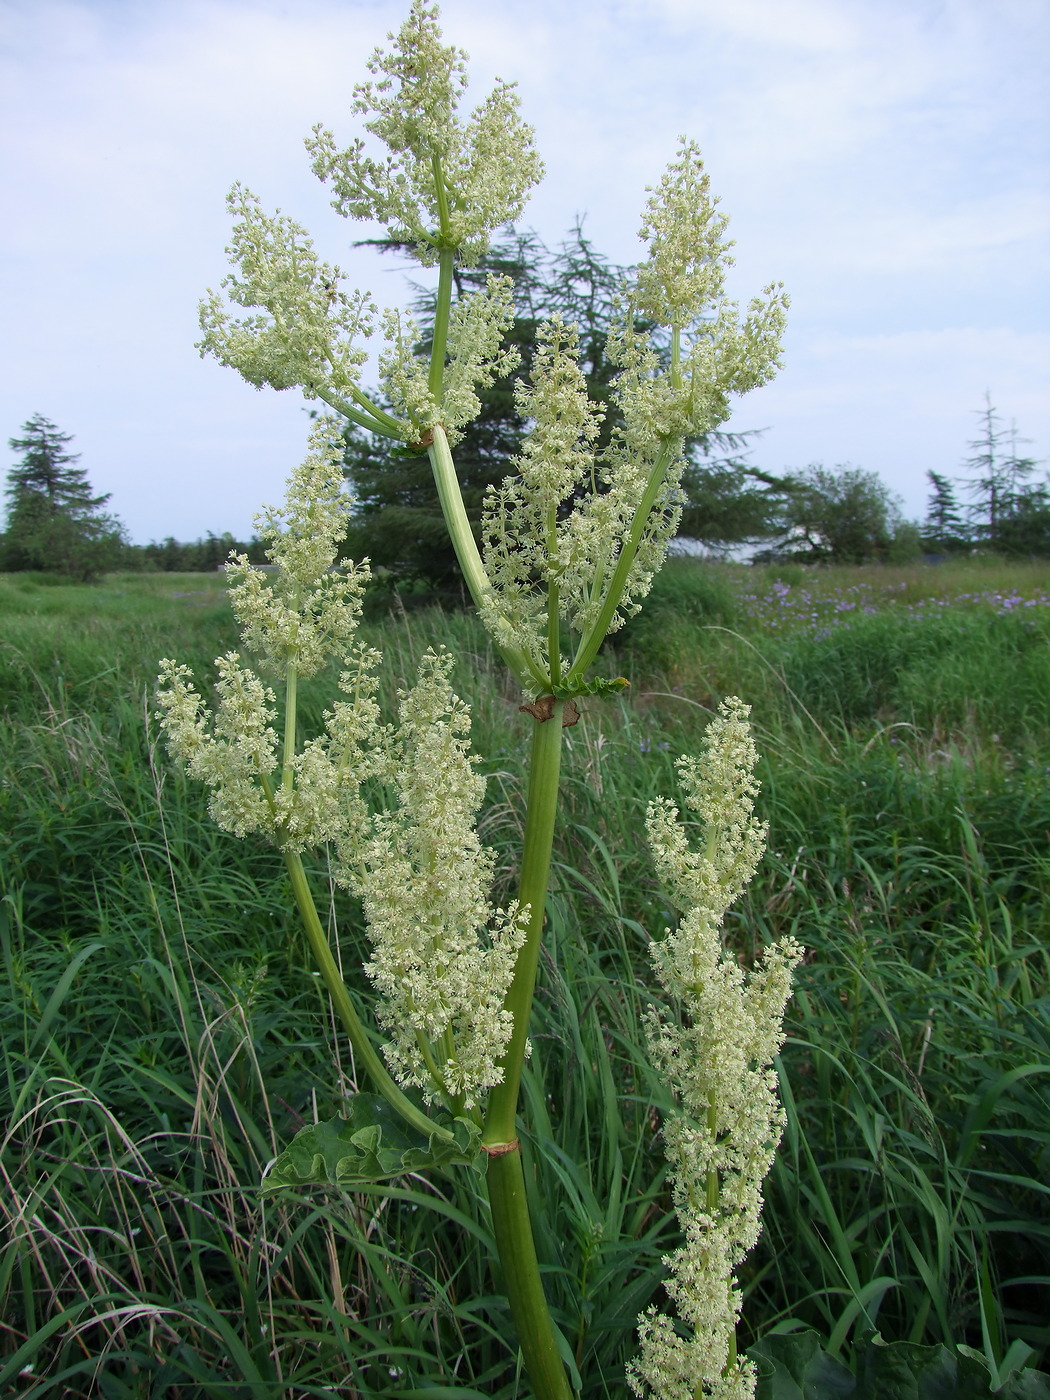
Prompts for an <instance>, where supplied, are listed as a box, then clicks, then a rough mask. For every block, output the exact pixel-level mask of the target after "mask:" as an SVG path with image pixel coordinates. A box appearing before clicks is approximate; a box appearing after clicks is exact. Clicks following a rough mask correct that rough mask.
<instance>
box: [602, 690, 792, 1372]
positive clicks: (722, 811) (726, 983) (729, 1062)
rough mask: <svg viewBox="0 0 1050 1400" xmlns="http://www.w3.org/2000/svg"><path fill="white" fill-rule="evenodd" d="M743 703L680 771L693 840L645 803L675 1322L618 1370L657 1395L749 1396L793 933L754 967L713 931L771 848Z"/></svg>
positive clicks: (648, 1321) (653, 1040) (649, 1318)
mask: <svg viewBox="0 0 1050 1400" xmlns="http://www.w3.org/2000/svg"><path fill="white" fill-rule="evenodd" d="M747 714H748V708H747V706H745V705H743V704H741V702H740V701H739V700H736V699H730V700H727V701H725V702H724V703H723V704H722V705H721V706H720V707H719V714H718V716H717V718H715V719H714V720H713V721H712V723H711V725H710V726H709V728H708V732H707V735H706V737H705V744H704V751H703V753H702V755H701V757H700V758H699V759H684V760H682V762H681V763H680V764H679V771H680V774H681V777H682V787H683V790H684V794H685V805H686V807H687V809H688V810H689V811H690V812H691V813H692V814H693V815H694V816H695V817H696V818H697V819H698V820H699V822H700V823H701V829H702V832H703V844H702V846H701V847H700V848H699V849H698V850H692V849H691V848H690V846H689V844H688V841H687V839H686V835H685V832H684V831H683V829H682V827H681V825H680V824H679V821H678V813H677V811H676V810H675V808H674V807H673V805H672V804H671V803H669V802H666V801H664V802H657V803H653V804H652V805H651V806H650V809H649V816H648V822H647V826H648V831H649V841H650V846H651V848H652V851H653V855H654V859H655V862H656V866H657V869H658V871H659V872H660V874H661V876H662V877H663V878H664V879H665V880H666V881H667V883H668V885H669V886H670V889H671V892H672V895H673V897H674V899H675V900H676V902H677V903H678V904H679V906H680V907H681V908H682V910H683V911H684V917H683V919H682V922H681V924H680V925H679V927H678V929H677V930H676V931H675V932H674V933H672V932H670V930H669V931H668V934H667V937H666V939H665V940H664V942H663V943H659V944H656V943H654V944H653V946H652V950H651V951H652V957H653V965H654V967H655V969H656V974H657V977H658V978H659V981H660V984H661V986H662V988H663V990H664V993H665V996H666V1004H665V1006H664V1007H663V1008H662V1009H661V1010H656V1009H653V1010H652V1011H651V1012H650V1015H649V1018H648V1026H647V1032H648V1039H649V1048H650V1053H651V1056H652V1059H653V1063H654V1065H655V1066H656V1068H657V1070H658V1071H659V1072H660V1074H661V1075H662V1076H664V1077H665V1078H666V1080H667V1082H669V1083H670V1084H671V1086H672V1087H673V1089H674V1093H675V1098H676V1100H677V1103H678V1110H679V1111H678V1112H677V1113H675V1114H674V1115H673V1116H671V1117H669V1119H668V1120H667V1121H666V1122H665V1123H664V1129H663V1132H664V1143H665V1151H666V1155H667V1162H668V1174H669V1178H670V1182H671V1189H672V1195H673V1199H674V1203H675V1209H676V1212H677V1215H678V1220H679V1224H680V1226H681V1229H682V1234H683V1236H684V1242H683V1244H682V1246H681V1247H680V1248H679V1249H677V1250H675V1251H674V1253H673V1254H671V1255H670V1256H668V1258H667V1259H665V1261H664V1262H665V1263H666V1265H667V1267H668V1268H669V1270H670V1273H671V1277H670V1278H669V1280H668V1281H667V1284H666V1288H667V1293H668V1296H669V1297H670V1298H671V1299H672V1301H673V1302H674V1304H675V1306H676V1309H677V1311H678V1315H679V1317H680V1318H681V1320H682V1322H683V1323H684V1324H685V1330H684V1331H680V1330H678V1329H677V1328H676V1327H675V1325H674V1323H673V1322H672V1320H671V1319H670V1318H669V1317H667V1316H665V1315H663V1314H659V1313H657V1312H656V1310H655V1308H650V1309H649V1311H648V1312H647V1313H645V1314H643V1315H642V1317H640V1318H639V1337H640V1342H641V1354H640V1355H639V1357H638V1358H637V1359H636V1360H635V1361H634V1362H632V1364H631V1366H630V1368H629V1372H628V1379H629V1382H630V1385H631V1388H632V1390H633V1391H634V1393H635V1394H636V1395H638V1396H641V1397H654V1398H655V1400H696V1397H704V1400H751V1397H753V1396H754V1393H755V1373H754V1367H753V1366H752V1364H751V1363H750V1362H749V1361H747V1360H740V1359H737V1358H736V1351H735V1345H734V1340H733V1339H734V1332H735V1328H736V1323H737V1318H738V1316H739V1312H740V1295H739V1290H738V1288H737V1283H736V1270H737V1269H738V1267H739V1265H740V1263H741V1261H742V1260H743V1259H744V1257H745V1256H746V1255H747V1253H748V1252H749V1250H751V1249H752V1248H753V1247H754V1245H755V1243H756V1242H757V1240H758V1236H759V1232H760V1228H761V1227H760V1219H761V1211H762V1193H761V1186H762V1181H763V1179H764V1178H765V1176H766V1173H767V1172H768V1170H769V1168H770V1166H771V1165H772V1161H773V1155H774V1153H775V1151H776V1146H777V1143H778V1141H779V1139H780V1133H781V1130H782V1127H783V1121H784V1120H783V1113H782V1110H781V1108H780V1105H779V1102H778V1098H777V1084H776V1073H775V1070H774V1069H773V1067H772V1066H773V1059H774V1056H775V1055H776V1053H777V1051H778V1050H779V1048H780V1046H781V1044H782V1042H783V1025H782V1023H783V1015H784V1008H785V1006H786V1005H787V1000H788V997H789V996H790V992H791V970H792V968H793V967H794V966H795V965H796V964H797V963H798V961H799V959H800V958H801V956H802V950H801V948H800V947H799V946H798V944H797V943H796V942H795V940H794V939H792V938H785V939H782V940H781V941H780V942H778V943H776V944H774V945H772V946H771V947H769V948H767V949H766V950H765V952H764V954H763V955H762V957H761V958H760V959H759V961H758V963H757V965H756V966H755V967H754V968H753V969H751V970H750V971H745V970H744V969H743V968H741V966H740V964H739V962H738V961H737V959H736V957H735V956H733V955H732V954H731V953H728V952H727V951H726V950H725V949H724V948H723V947H722V940H721V936H720V933H719V925H720V923H721V921H722V919H723V917H724V915H725V913H726V911H727V909H728V908H729V905H730V904H731V903H732V901H733V900H734V899H736V898H737V897H738V896H739V894H740V893H741V892H742V891H743V889H744V888H745V887H746V885H747V884H748V882H749V881H750V879H751V878H752V876H753V875H754V872H755V869H756V868H757V864H758V861H759V859H760V858H761V855H762V851H763V849H764V844H765V827H764V826H763V825H761V824H760V823H759V822H758V821H756V819H755V817H754V814H753V809H754V802H753V799H754V796H755V793H756V791H757V784H756V782H755V779H754V777H753V770H754V764H755V761H756V759H755V750H754V745H753V743H752V740H751V735H750V731H749V728H748V724H747Z"/></svg>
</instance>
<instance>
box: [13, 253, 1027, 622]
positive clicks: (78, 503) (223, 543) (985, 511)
mask: <svg viewBox="0 0 1050 1400" xmlns="http://www.w3.org/2000/svg"><path fill="white" fill-rule="evenodd" d="M492 271H501V272H504V273H509V275H511V276H513V277H514V278H515V282H516V285H517V288H518V292H517V300H518V308H519V310H518V317H517V319H516V320H515V322H514V325H513V327H512V329H511V338H512V339H513V340H514V341H515V342H516V343H517V345H518V348H519V350H520V353H521V358H522V368H521V369H520V370H519V371H518V372H517V374H518V375H519V376H520V374H522V373H525V372H527V369H528V367H529V365H530V363H531V359H532V355H533V350H534V346H535V338H536V332H537V330H538V328H539V325H540V323H541V322H542V321H543V320H544V319H545V318H547V317H549V316H551V315H553V314H560V315H561V316H562V317H563V318H564V319H565V320H573V321H575V322H576V323H577V324H578V325H579V326H580V329H581V335H580V341H581V347H582V350H583V363H584V368H585V372H586V376H587V382H588V387H589V390H590V393H591V396H592V398H593V399H595V400H596V401H597V402H599V403H602V404H604V405H605V407H606V419H605V423H604V425H603V433H604V435H605V440H606V441H607V440H608V436H609V434H611V432H612V430H613V427H614V426H615V422H616V410H615V405H614V404H613V402H612V401H611V399H610V390H611V384H612V378H613V367H612V365H611V363H610V361H609V359H608V356H607V353H606V337H607V333H608V327H609V325H610V322H611V318H612V315H613V312H614V309H615V297H616V288H617V287H618V286H619V284H620V280H621V277H622V273H623V271H624V269H622V268H617V267H613V266H612V265H611V264H609V263H608V262H607V261H606V260H605V259H604V258H602V257H601V256H600V255H599V254H598V253H596V252H595V250H594V249H593V247H592V246H591V244H590V242H589V241H588V240H587V239H586V238H585V237H584V234H583V230H582V228H580V227H579V226H577V227H576V228H575V229H574V230H573V231H572V233H571V235H570V236H569V238H568V239H567V240H566V241H565V243H563V244H562V246H561V248H560V249H558V250H557V251H556V252H554V253H550V252H549V251H548V250H547V249H545V248H544V247H543V245H542V244H540V243H539V241H538V240H537V239H536V238H535V236H534V235H532V234H523V235H519V234H515V233H513V232H512V233H511V235H509V236H508V238H507V239H506V240H504V241H503V242H502V243H499V244H497V245H496V246H495V247H494V248H493V250H492V252H491V253H490V254H489V256H488V258H486V260H485V265H484V266H483V268H482V269H480V270H476V271H470V272H465V271H463V272H460V274H459V276H460V284H461V292H463V291H469V290H470V289H471V287H472V286H474V285H476V284H478V283H479V282H481V280H482V279H483V277H484V276H485V275H487V273H488V272H492ZM428 309H429V303H428V301H427V299H426V298H425V297H422V296H421V297H420V301H419V304H418V307H417V311H418V313H419V316H420V322H421V325H422V330H421V334H424V335H425V334H426V333H427V320H426V318H427V313H428ZM514 384H515V378H514V377H510V378H507V379H505V380H503V381H500V382H497V383H496V384H494V385H493V386H492V387H491V388H490V389H488V390H485V391H483V392H482V394H481V398H482V401H483V408H482V413H481V416H480V417H479V418H478V420H477V421H476V422H475V423H474V424H472V426H471V428H470V429H469V430H468V433H467V436H466V438H465V440H464V442H463V443H462V444H461V445H460V449H459V453H458V454H457V456H458V461H459V463H461V464H462V466H461V471H462V476H463V484H464V493H463V494H464V499H465V502H466V505H467V510H468V514H469V515H470V518H471V520H472V522H473V524H474V526H475V528H479V526H480V520H481V510H482V504H483V502H484V498H485V492H486V490H487V489H488V488H489V487H490V486H496V485H498V484H499V483H500V482H501V481H502V479H503V476H504V475H505V473H506V471H507V464H508V462H509V461H510V460H511V459H512V458H513V457H514V456H515V455H516V453H517V452H518V451H519V450H520V447H521V443H522V439H523V436H524V434H525V432H526V430H527V427H528V425H527V423H525V422H524V421H523V420H522V418H521V417H520V415H519V414H518V410H517V406H516V403H515V398H514ZM979 419H980V427H979V432H978V436H977V437H976V438H975V439H974V440H973V441H972V442H971V443H970V444H969V447H970V449H971V456H970V457H969V458H967V459H966V461H965V462H964V464H963V466H964V470H965V473H966V475H964V476H963V477H961V478H959V479H958V480H952V479H950V478H948V477H947V476H943V475H941V474H939V473H937V472H933V471H930V472H928V473H927V475H928V477H929V481H930V485H931V495H930V500H929V506H928V510H927V514H926V518H925V520H924V522H923V523H922V525H921V526H920V525H918V524H917V523H915V522H912V521H909V520H907V519H905V517H904V516H903V514H902V511H901V502H900V500H899V498H898V497H896V496H895V495H894V493H893V492H892V491H891V490H890V489H889V488H888V487H887V486H886V484H885V483H884V482H883V481H882V480H881V478H880V477H879V476H878V474H877V473H876V472H873V471H865V470H862V469H861V468H858V467H852V466H837V467H833V468H829V467H825V466H823V465H821V464H819V463H814V464H812V465H810V466H808V467H806V468H805V469H804V470H801V471H789V472H785V473H784V474H782V475H780V476H776V475H773V474H771V473H768V472H763V471H760V470H759V469H758V468H757V467H754V466H753V465H751V464H750V463H749V462H748V453H749V444H750V441H751V439H752V438H753V437H754V436H755V433H754V432H753V431H752V432H742V433H725V432H721V433H711V434H709V435H708V436H707V437H705V438H699V439H696V440H694V441H691V442H688V443H687V444H686V470H685V474H684V477H683V487H682V525H681V529H680V532H679V534H680V537H682V538H683V539H685V540H688V541H690V542H693V543H695V544H698V545H700V546H702V547H704V548H705V549H706V550H707V551H708V552H710V553H713V554H715V555H716V556H717V555H718V554H719V553H723V554H724V553H727V552H729V551H730V550H731V549H733V548H734V547H737V546H740V545H742V544H747V545H748V546H750V551H751V555H752V557H753V558H754V559H755V560H756V561H757V562H763V561H773V560H789V559H790V560H794V561H797V562H800V563H809V564H820V563H827V564H867V563H878V562H884V563H907V562H909V561H911V560H915V559H917V558H919V557H920V556H921V555H923V554H926V555H927V556H928V555H950V554H953V553H960V552H963V551H970V550H974V549H982V550H988V551H992V552H996V553H1000V554H1009V555H1025V556H1044V557H1050V486H1048V484H1047V483H1046V482H1045V481H1044V482H1037V481H1033V480H1032V479H1031V478H1032V477H1033V474H1034V472H1035V470H1036V467H1037V465H1038V464H1037V463H1036V461H1035V460H1034V459H1033V458H1031V457H1026V456H1022V455H1021V454H1020V452H1019V450H1018V448H1019V446H1020V444H1021V443H1022V442H1023V441H1024V440H1023V439H1021V438H1019V437H1018V435H1017V432H1016V429H1014V428H1013V427H1011V428H1010V429H1005V428H1004V427H1003V424H1002V420H1001V418H1000V415H999V414H998V412H997V411H996V409H995V408H994V407H993V406H992V403H991V399H990V397H986V402H985V407H984V408H983V409H982V410H980V412H979ZM21 431H22V435H21V436H20V437H17V438H11V439H10V440H9V441H10V446H11V447H12V448H13V449H14V450H15V451H16V452H20V453H21V454H22V457H21V460H20V461H19V462H18V463H17V465H16V466H14V467H13V468H12V469H11V471H10V472H9V473H8V486H7V493H6V494H7V527H6V530H5V532H4V533H3V534H2V535H0V570H3V571H6V572H15V571H19V570H26V569H35V570H43V571H47V572H51V573H57V574H60V575H63V576H65V577H67V578H71V579H76V580H80V581H84V582H90V581H91V580H93V579H96V578H98V577H99V576H100V575H101V574H103V573H106V572H108V571H111V570H115V569H128V570H148V571H161V572H180V573H198V572H206V571H210V570H214V569H218V568H221V566H222V565H223V564H224V563H225V562H226V560H227V558H228V557H229V555H230V553H231V551H232V552H237V553H243V554H247V556H248V558H249V559H250V560H251V561H252V562H253V563H264V562H265V554H264V552H263V547H262V545H261V544H260V543H259V541H258V540H257V539H254V538H253V539H251V540H247V541H244V540H237V539H235V538H234V537H233V536H232V535H231V534H229V533H225V534H221V535H215V534H212V533H211V532H209V533H208V534H207V535H206V536H205V537H204V538H202V539H198V540H193V541H189V542H183V541H179V540H176V539H174V538H173V537H171V536H170V535H169V536H168V537H167V538H165V539H163V540H162V541H160V542H159V543H157V542H156V541H152V542H151V543H150V544H147V545H133V544H131V543H129V541H128V538H127V533H126V531H125V529H124V526H123V525H122V524H121V522H120V521H119V520H118V519H117V517H116V516H114V515H112V514H110V513H109V512H108V511H107V510H106V509H105V507H106V506H107V504H108V502H109V499H110V498H109V496H108V495H95V494H93V493H92V489H91V485H90V483H89V482H88V479H87V473H86V471H85V470H84V468H82V467H79V466H77V462H78V460H79V458H78V456H77V455H76V454H73V453H70V452H68V451H66V447H67V445H68V444H69V443H70V442H71V441H72V438H71V437H70V435H69V434H67V433H62V432H60V431H59V430H58V428H57V427H56V426H55V425H54V424H53V423H51V422H50V421H49V420H48V419H46V418H44V417H43V416H42V415H41V414H35V415H34V416H33V417H32V418H31V419H29V420H28V422H26V423H25V424H24V425H23V427H22V430H21ZM346 471H347V476H348V478H349V481H350V486H351V490H352V492H353V494H354V495H355V496H356V505H355V510H354V515H353V520H352V524H351V528H350V533H349V536H348V539H347V544H346V552H347V554H348V556H350V557H353V558H362V557H364V556H366V555H367V556H368V557H369V558H370V559H371V561H372V563H373V565H374V566H375V567H376V568H377V571H378V575H379V584H380V586H383V584H384V583H385V584H387V585H388V586H391V587H396V588H398V590H399V591H401V592H402V596H403V597H404V596H405V594H404V590H405V589H406V588H407V589H408V590H409V591H410V592H411V591H414V592H415V593H416V594H417V596H418V597H419V598H420V599H425V598H429V597H434V596H437V597H448V598H454V597H455V596H456V595H457V592H458V570H457V566H456V562H455V559H454V557H453V555H452V552H451V548H450V546H449V545H448V543H447V533H446V531H445V529H444V527H443V524H442V521H441V512H440V506H439V504H438V500H437V494H436V491H435V489H434V485H433V480H432V477H431V475H430V468H429V464H428V462H427V459H426V458H425V457H419V456H415V455H413V454H412V453H410V452H409V451H407V450H398V449H397V448H395V447H391V446H390V445H389V444H387V443H385V442H384V443H383V444H376V443H375V442H373V441H370V440H368V439H366V438H365V436H364V434H358V433H356V432H355V431H354V430H352V429H351V430H349V431H348V432H347V436H346ZM959 493H961V496H962V498H963V499H962V501H961V503H960V496H959Z"/></svg>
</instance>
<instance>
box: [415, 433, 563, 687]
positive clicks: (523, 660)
mask: <svg viewBox="0 0 1050 1400" xmlns="http://www.w3.org/2000/svg"><path fill="white" fill-rule="evenodd" d="M433 436H434V440H433V442H431V444H430V445H429V447H428V448H427V453H428V455H429V457H430V465H431V468H432V470H433V472H434V483H435V485H436V486H437V493H438V500H439V501H440V502H441V511H442V514H443V515H444V517H445V525H446V528H447V529H448V533H449V538H450V539H451V541H452V547H453V548H454V549H455V551H456V558H457V559H458V561H459V567H460V568H461V569H462V570H463V579H464V582H465V583H466V585H467V588H468V590H469V591H470V596H471V598H472V599H473V600H474V606H475V607H476V608H478V609H479V611H481V612H484V611H485V605H486V604H487V603H488V601H489V600H490V599H491V597H492V585H491V583H490V582H489V576H488V574H487V573H486V572H485V565H484V564H483V563H482V559H481V554H480V552H479V550H478V546H477V541H476V540H475V539H474V532H473V530H471V528H470V521H469V520H468V519H467V511H466V507H465V506H464V505H463V494H462V492H461V491H460V489H459V478H458V477H457V476H456V467H455V463H454V462H453V460H452V452H451V450H450V448H449V445H448V437H447V436H446V434H445V430H444V428H443V427H441V425H440V424H437V425H436V426H435V427H434V429H433ZM500 652H501V654H502V656H503V659H504V661H506V663H507V665H508V666H509V667H510V669H511V670H512V671H513V672H514V675H515V676H516V677H517V679H518V681H519V683H520V684H521V685H522V686H523V687H524V688H525V689H528V690H536V689H537V687H538V688H539V690H540V691H541V692H542V691H543V690H545V689H547V687H548V678H547V677H546V676H544V675H543V674H542V672H540V671H538V670H537V669H536V667H535V666H534V665H533V664H532V663H531V662H530V661H529V658H528V657H527V656H526V654H525V652H524V650H523V649H522V648H521V647H515V646H501V647H500Z"/></svg>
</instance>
